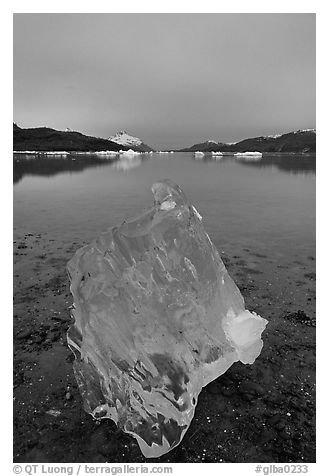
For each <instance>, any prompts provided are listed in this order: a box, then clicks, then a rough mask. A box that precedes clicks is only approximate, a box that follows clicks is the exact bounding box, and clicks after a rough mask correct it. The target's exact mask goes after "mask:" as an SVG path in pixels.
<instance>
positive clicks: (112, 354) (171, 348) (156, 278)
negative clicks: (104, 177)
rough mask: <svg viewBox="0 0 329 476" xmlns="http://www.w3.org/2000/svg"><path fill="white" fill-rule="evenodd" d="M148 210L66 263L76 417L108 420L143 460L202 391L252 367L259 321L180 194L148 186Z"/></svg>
mask: <svg viewBox="0 0 329 476" xmlns="http://www.w3.org/2000/svg"><path fill="white" fill-rule="evenodd" d="M152 192H153V195H154V206H153V207H152V208H151V209H150V210H148V211H146V212H144V213H142V214H141V215H139V216H137V217H135V218H132V219H129V220H126V221H124V222H123V223H122V224H121V225H120V226H118V227H114V228H111V229H108V230H107V231H105V232H104V233H102V234H101V235H100V236H99V237H98V238H97V239H96V240H94V241H93V242H92V243H91V244H90V245H87V246H84V247H83V248H80V249H79V250H78V251H77V252H76V253H75V255H74V256H73V258H72V259H71V260H70V261H69V263H68V265H67V269H68V273H69V276H70V279H71V292H72V294H73V298H74V309H73V311H72V317H73V318H74V324H73V325H72V326H71V327H70V329H69V331H68V344H69V347H70V348H71V350H72V351H73V353H74V355H75V361H74V364H73V366H74V373H75V376H76V380H77V382H78V386H79V389H80V392H81V395H82V398H83V401H84V408H85V410H86V411H87V412H88V413H90V414H91V415H92V416H93V417H94V418H97V419H99V418H111V419H112V420H114V421H115V423H116V424H117V425H118V427H119V428H121V429H123V430H124V431H125V432H127V433H130V434H131V435H133V436H134V437H135V438H136V439H137V441H138V444H139V446H140V449H141V451H142V452H143V454H144V456H146V457H158V456H161V455H163V454H165V453H167V452H168V451H170V450H171V449H173V448H174V447H175V446H177V445H178V444H179V443H180V441H181V440H182V438H183V436H184V434H185V432H186V431H187V429H188V427H189V425H190V423H191V421H192V419H193V415H194V411H195V407H196V404H197V400H198V395H199V393H200V391H201V389H202V387H204V386H205V385H207V384H208V383H209V382H211V381H212V380H214V379H216V378H217V377H219V376H220V375H222V374H223V373H224V372H225V371H226V370H227V369H228V368H229V367H230V366H231V365H232V364H233V363H234V362H236V361H241V362H243V363H244V364H252V363H253V362H254V360H255V359H256V357H257V356H258V355H259V354H260V352H261V349H262V346H263V342H262V340H261V334H262V331H263V330H264V329H265V326H266V324H267V321H266V320H265V319H262V318H261V317H260V316H257V315H256V314H253V313H251V312H249V311H247V310H245V307H244V300H243V297H242V296H241V294H240V291H239V289H238V288H237V286H236V285H235V283H234V281H233V280H232V279H231V278H230V276H229V275H228V273H227V271H226V268H225V266H224V264H223V262H222V260H221V258H220V256H219V254H218V252H217V250H216V248H215V246H214V245H213V244H212V242H211V240H210V238H209V236H208V235H207V233H206V232H205V230H204V228H203V224H202V218H201V216H200V215H199V213H198V212H197V210H196V209H195V208H194V207H193V206H192V205H190V204H189V203H188V201H187V200H186V197H185V195H184V193H183V192H182V190H181V189H180V188H179V187H178V186H177V185H175V184H174V183H173V182H171V181H169V180H163V181H160V182H157V183H155V184H154V185H153V186H152Z"/></svg>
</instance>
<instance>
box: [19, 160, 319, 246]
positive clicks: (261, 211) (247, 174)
mask: <svg viewBox="0 0 329 476" xmlns="http://www.w3.org/2000/svg"><path fill="white" fill-rule="evenodd" d="M84 159H85V160H86V162H84ZM84 159H83V158H82V159H80V158H77V159H76V160H75V161H72V160H68V159H54V158H52V159H30V160H29V161H28V162H26V161H22V159H20V160H19V162H15V163H14V176H15V178H16V180H17V182H16V184H15V187H14V224H15V230H16V231H17V232H20V231H24V230H25V231H28V232H31V233H34V232H36V233H39V232H42V231H47V232H48V233H50V234H54V235H56V236H59V235H60V236H61V237H62V238H64V237H65V239H67V240H69V241H74V239H75V238H76V237H77V236H79V237H80V238H82V239H83V240H86V241H88V240H90V239H92V238H93V237H94V235H95V233H99V232H100V231H102V230H103V229H105V228H107V227H108V226H112V225H115V224H117V223H118V222H120V221H121V220H122V219H123V218H124V217H127V216H132V215H133V214H134V213H137V212H138V211H139V210H141V209H143V208H146V207H149V206H150V205H151V203H152V194H151V191H150V188H151V185H152V183H153V182H155V181H157V180H159V179H163V178H170V179H172V180H174V181H175V182H176V183H177V184H179V185H180V186H181V187H182V188H183V190H184V191H185V193H186V195H187V196H188V198H189V200H190V201H191V202H192V203H193V204H194V205H195V206H196V208H197V209H198V210H199V212H200V213H201V215H202V216H203V218H204V223H205V226H206V228H207V230H208V231H209V233H210V235H211V236H212V238H213V239H214V241H215V242H216V243H217V244H221V246H225V245H226V244H230V246H234V244H236V245H238V244H240V243H243V244H244V246H248V245H249V244H251V243H254V242H257V243H258V245H259V246H260V247H261V248H266V249H267V251H270V250H271V249H272V248H273V249H276V250H280V249H281V251H282V252H283V253H285V252H289V253H290V250H289V248H291V249H294V250H296V248H298V249H300V250H304V251H306V250H307V249H309V251H310V252H311V251H312V252H313V251H314V244H315V167H314V166H315V158H302V157H291V156H286V157H284V156H280V157H277V158H275V157H272V158H263V159H262V160H261V161H259V162H243V161H241V160H240V161H238V160H236V159H234V158H224V159H221V160H212V159H211V160H194V155H193V154H189V153H177V154H170V155H169V156H168V157H167V156H163V155H155V156H154V158H153V159H145V160H140V161H138V160H137V162H135V163H134V162H132V164H133V165H135V167H133V168H130V169H126V170H124V169H120V168H118V164H117V163H114V164H113V163H112V162H109V161H103V162H102V161H98V162H97V164H95V159H94V158H90V157H89V161H88V157H85V158H84ZM54 166H55V167H54ZM126 166H129V162H128V161H127V162H126ZM83 167H85V168H83Z"/></svg>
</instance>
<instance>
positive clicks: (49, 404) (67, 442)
mask: <svg viewBox="0 0 329 476" xmlns="http://www.w3.org/2000/svg"><path fill="white" fill-rule="evenodd" d="M14 240H15V241H14V461H15V462H56V463H59V462H93V463H98V462H99V463H101V462H145V461H160V462H234V463H238V462H308V463H310V462H315V269H314V268H315V257H314V256H303V257H302V258H301V259H300V260H295V261H294V262H292V263H289V264H287V263H285V262H284V261H282V260H280V259H276V258H275V257H273V256H267V255H266V252H264V251H262V252H259V250H254V249H251V248H244V249H242V250H239V252H238V253H237V254H234V252H233V250H225V253H224V252H222V257H223V260H224V262H225V265H226V266H227V268H228V271H229V273H230V274H231V276H232V277H233V279H235V281H236V283H237V285H238V286H239V288H240V290H241V292H242V294H243V296H244V297H245V300H246V306H247V308H248V309H249V310H254V311H256V312H257V313H258V314H260V315H262V316H263V317H265V318H266V319H268V320H269V324H268V326H267V328H266V330H265V332H264V333H263V339H264V348H263V351H262V353H261V355H260V357H259V358H258V359H257V360H256V362H255V363H254V364H253V365H252V366H244V365H242V364H234V365H233V366H232V367H231V368H230V369H229V370H228V371H227V372H226V373H225V374H224V375H222V376H221V377H220V378H218V379H217V380H215V381H214V382H212V383H210V384H209V385H208V386H207V387H206V388H204V389H203V391H202V393H201V395H200V398H199V402H198V405H197V408H196V413H195V417H194V420H193V422H192V424H191V426H190V428H189V430H188V432H187V434H186V435H185V437H184V439H183V441H182V443H181V444H180V445H179V446H178V447H177V448H176V449H174V450H173V451H171V452H170V453H169V454H167V455H165V456H163V457H161V458H159V459H157V460H146V459H145V458H144V457H143V455H142V454H141V452H140V451H139V448H138V445H137V443H136V442H135V440H134V439H133V438H132V437H130V436H129V435H127V434H125V433H123V432H121V431H120V430H118V429H117V428H116V425H115V424H114V423H113V422H112V421H110V420H103V421H101V422H96V421H94V420H93V419H92V418H91V417H90V416H89V415H88V414H86V413H85V412H84V410H83V408H82V404H81V398H80V394H79V391H78V388H77V385H76V382H75V379H74V375H73V371H72V360H73V356H72V354H71V352H70V351H69V349H68V347H67V344H66V331H67V328H68V326H69V324H70V320H71V318H70V312H69V308H70V306H71V305H72V299H71V295H70V291H69V283H68V278H67V276H66V270H65V265H66V263H67V261H68V260H69V259H70V257H71V256H72V255H73V253H74V252H75V250H76V249H77V248H79V247H80V246H82V245H83V244H84V243H83V242H78V241H76V242H73V243H65V242H61V241H59V240H58V239H54V238H53V237H52V236H50V235H49V234H47V233H43V234H33V233H26V234H24V235H23V234H19V233H18V232H15V231H14Z"/></svg>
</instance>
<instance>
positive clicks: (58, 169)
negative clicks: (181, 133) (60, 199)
mask: <svg viewBox="0 0 329 476" xmlns="http://www.w3.org/2000/svg"><path fill="white" fill-rule="evenodd" d="M183 155H184V156H185V157H190V158H192V159H193V160H195V161H198V162H203V163H205V164H207V163H213V162H217V163H218V164H219V165H222V164H223V162H225V161H238V162H239V164H241V165H242V166H247V167H257V168H258V167H260V168H266V167H276V168H278V169H279V170H282V171H285V172H292V173H295V174H299V173H311V174H313V173H315V170H316V159H315V157H314V156H307V155H265V156H263V157H262V158H259V159H258V158H257V160H255V159H254V158H252V160H250V158H249V157H239V158H235V157H233V156H225V155H224V156H212V155H207V154H206V155H205V156H204V157H195V156H194V154H193V153H191V154H188V153H185V154H180V153H175V154H174V155H171V156H170V162H171V163H172V164H173V167H176V166H177V163H176V164H175V163H174V162H175V159H176V161H178V160H179V159H180V157H181V156H183ZM166 158H168V156H159V155H158V156H157V154H154V156H152V157H147V156H144V155H137V156H132V157H124V156H120V157H117V158H113V157H108V158H106V157H102V156H99V155H94V156H91V155H77V156H75V157H74V156H69V157H42V158H41V157H38V156H29V155H22V154H20V155H19V156H14V170H13V172H14V173H13V176H14V183H15V184H17V183H18V182H19V181H20V180H22V178H23V177H24V176H25V175H39V176H47V177H50V176H52V175H56V174H61V173H65V172H66V173H67V172H70V173H76V172H82V171H83V170H85V169H87V168H90V167H100V166H111V167H113V168H114V169H116V170H122V171H128V170H130V169H133V168H136V167H139V166H140V165H141V164H142V162H144V161H145V162H146V161H149V160H150V159H158V160H159V159H161V160H162V161H163V160H165V159H166ZM152 161H153V160H152Z"/></svg>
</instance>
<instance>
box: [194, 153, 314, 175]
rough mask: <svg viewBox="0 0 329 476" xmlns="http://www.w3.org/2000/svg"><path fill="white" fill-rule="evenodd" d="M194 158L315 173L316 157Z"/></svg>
mask: <svg viewBox="0 0 329 476" xmlns="http://www.w3.org/2000/svg"><path fill="white" fill-rule="evenodd" d="M193 159H194V160H197V161H203V162H205V163H209V162H216V161H217V162H218V161H224V160H237V161H239V163H240V164H241V165H245V166H247V167H249V166H251V167H277V168H278V169H280V170H283V171H286V172H291V173H296V174H299V173H311V174H313V173H315V170H316V158H315V156H314V155H302V154H300V155H297V154H296V155H289V154H280V155H263V157H252V156H250V157H248V156H245V157H243V156H238V157H233V156H232V155H227V156H225V155H224V156H212V155H205V156H204V157H193Z"/></svg>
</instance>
